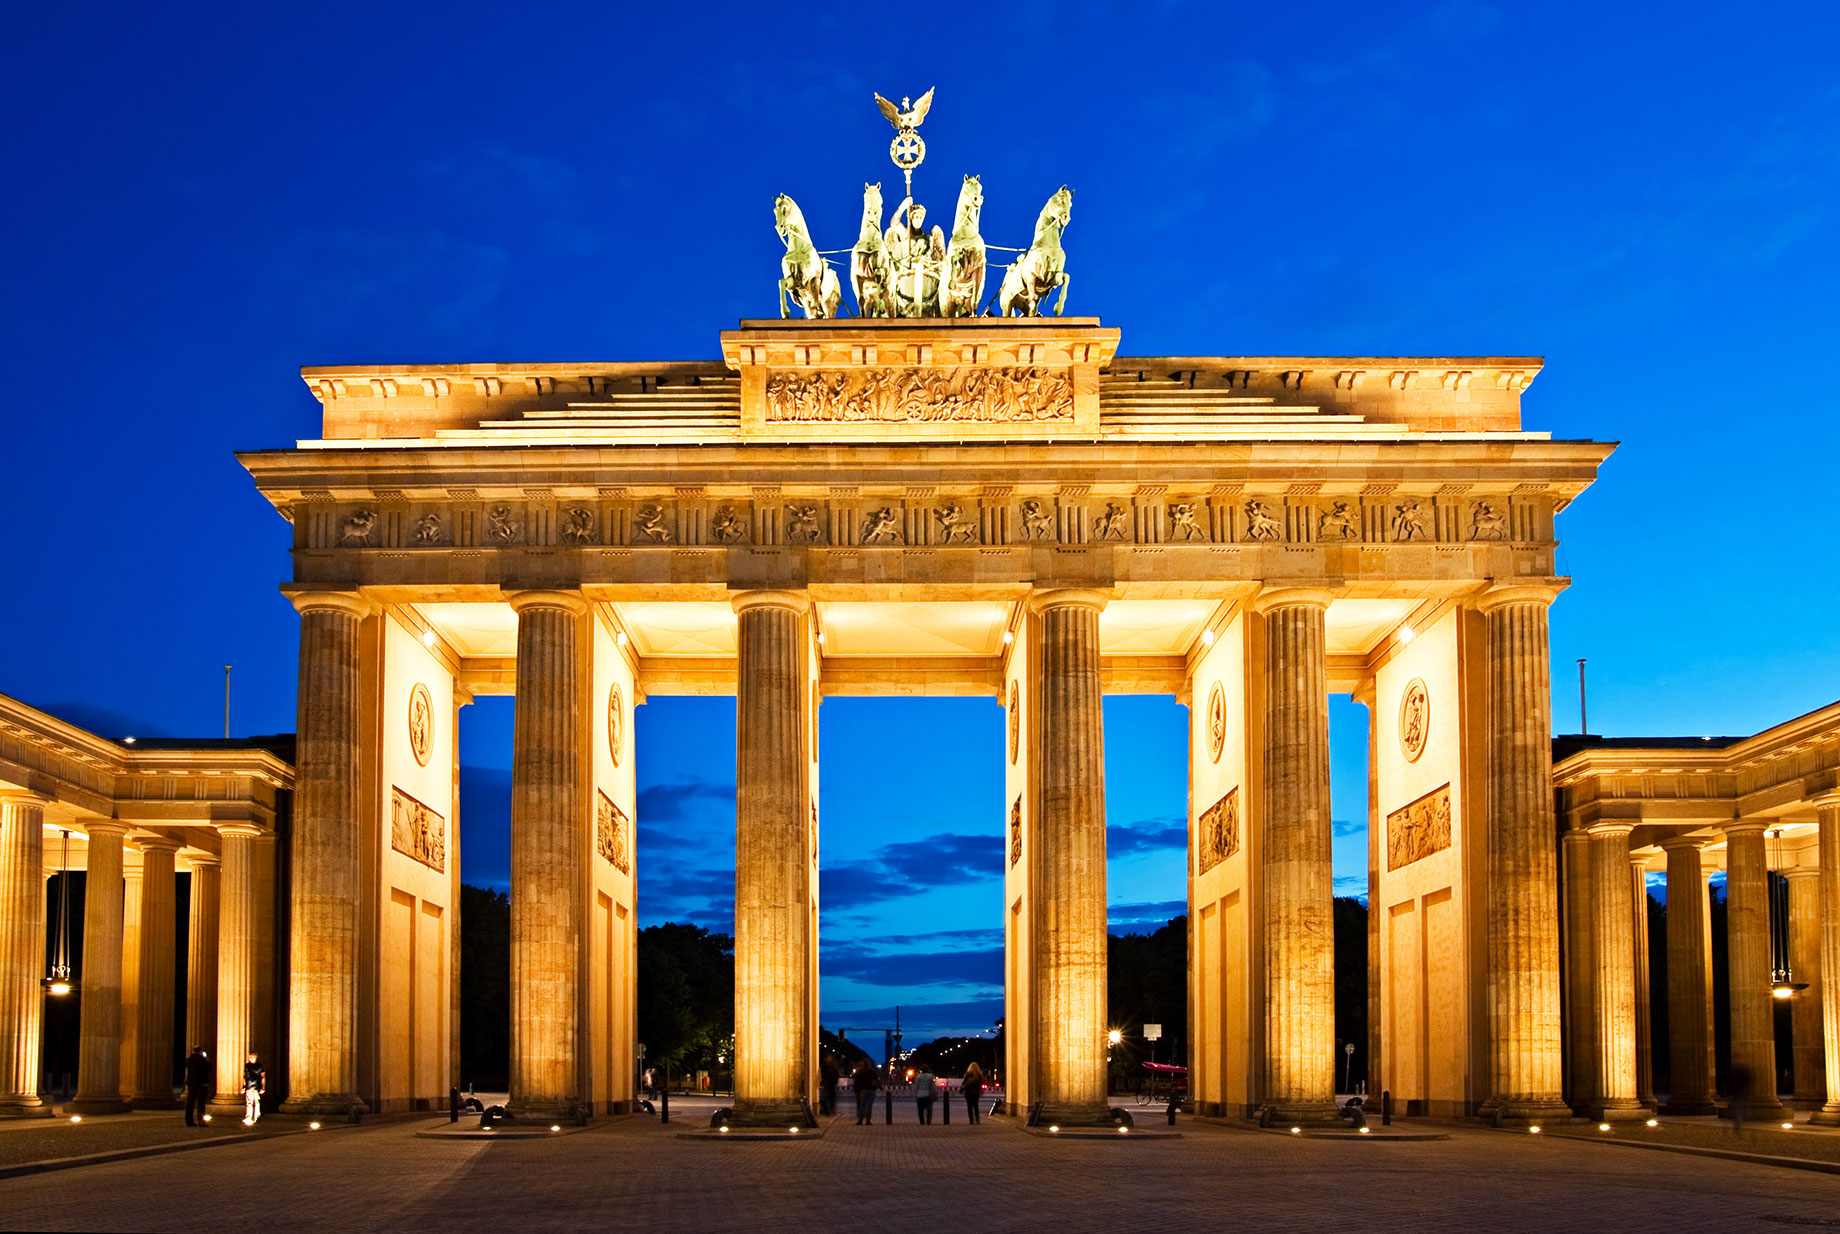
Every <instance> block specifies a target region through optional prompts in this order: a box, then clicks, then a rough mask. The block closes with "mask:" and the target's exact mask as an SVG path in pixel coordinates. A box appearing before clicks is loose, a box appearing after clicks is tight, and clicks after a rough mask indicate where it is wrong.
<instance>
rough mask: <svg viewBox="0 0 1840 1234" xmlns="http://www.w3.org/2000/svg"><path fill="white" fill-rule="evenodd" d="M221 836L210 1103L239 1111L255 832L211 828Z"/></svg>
mask: <svg viewBox="0 0 1840 1234" xmlns="http://www.w3.org/2000/svg"><path fill="white" fill-rule="evenodd" d="M217 834H218V837H219V838H220V839H221V840H222V841H223V881H222V883H221V885H220V886H219V888H218V896H219V899H218V917H217V923H218V926H217V928H218V945H217V1039H216V1041H215V1042H214V1043H213V1044H212V1046H211V1051H212V1054H213V1056H214V1057H215V1058H216V1060H217V1092H216V1094H215V1096H214V1097H213V1098H212V1100H211V1108H212V1109H213V1110H214V1111H216V1112H218V1113H221V1114H226V1115H237V1116H241V1115H242V1113H243V1109H244V1107H243V1062H244V1060H245V1059H246V1058H247V1056H248V1054H249V1052H250V1051H251V1050H254V1049H255V1048H256V1046H255V1010H256V911H257V910H256V837H258V836H260V835H261V834H262V829H261V828H260V827H256V826H254V825H252V824H248V823H231V824H225V825H222V826H220V827H218V829H217Z"/></svg>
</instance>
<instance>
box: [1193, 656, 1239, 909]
mask: <svg viewBox="0 0 1840 1234" xmlns="http://www.w3.org/2000/svg"><path fill="white" fill-rule="evenodd" d="M1216 688H1218V687H1216ZM1200 833H1201V845H1200V848H1199V849H1198V850H1197V852H1196V854H1195V860H1196V862H1197V864H1198V865H1199V866H1200V869H1199V870H1198V871H1197V873H1200V874H1206V873H1207V872H1208V871H1209V870H1211V869H1213V868H1214V867H1215V866H1217V865H1219V864H1220V863H1221V862H1223V861H1225V860H1226V859H1227V858H1229V857H1231V856H1232V855H1233V854H1234V853H1237V852H1238V851H1239V788H1238V787H1237V786H1236V787H1234V788H1231V789H1229V790H1227V795H1226V796H1225V797H1222V798H1221V799H1220V800H1219V801H1216V802H1215V803H1214V804H1213V805H1211V806H1209V807H1208V808H1207V811H1206V812H1205V813H1204V814H1202V816H1201V828H1200Z"/></svg>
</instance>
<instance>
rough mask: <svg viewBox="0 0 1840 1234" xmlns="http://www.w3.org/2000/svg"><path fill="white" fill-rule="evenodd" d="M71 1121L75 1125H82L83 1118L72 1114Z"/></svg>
mask: <svg viewBox="0 0 1840 1234" xmlns="http://www.w3.org/2000/svg"><path fill="white" fill-rule="evenodd" d="M70 1121H71V1122H73V1123H80V1122H82V1121H83V1116H82V1115H81V1114H72V1115H71V1116H70Z"/></svg>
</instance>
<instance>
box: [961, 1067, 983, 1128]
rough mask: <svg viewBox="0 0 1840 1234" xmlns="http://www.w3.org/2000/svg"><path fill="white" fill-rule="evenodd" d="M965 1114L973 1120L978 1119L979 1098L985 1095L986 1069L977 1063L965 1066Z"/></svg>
mask: <svg viewBox="0 0 1840 1234" xmlns="http://www.w3.org/2000/svg"><path fill="white" fill-rule="evenodd" d="M964 1089H965V1114H966V1116H967V1117H968V1118H970V1120H971V1121H972V1122H974V1123H975V1122H977V1121H978V1098H979V1097H981V1096H983V1095H984V1069H983V1068H982V1067H980V1066H978V1065H977V1064H976V1063H972V1064H971V1065H970V1066H969V1067H967V1068H965V1082H964Z"/></svg>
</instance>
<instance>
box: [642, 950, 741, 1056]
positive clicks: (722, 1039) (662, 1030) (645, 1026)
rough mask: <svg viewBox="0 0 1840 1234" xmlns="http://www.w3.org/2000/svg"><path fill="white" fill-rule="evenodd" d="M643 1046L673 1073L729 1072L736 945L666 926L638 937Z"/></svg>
mask: <svg viewBox="0 0 1840 1234" xmlns="http://www.w3.org/2000/svg"><path fill="white" fill-rule="evenodd" d="M638 1012H639V1040H640V1042H641V1043H643V1044H644V1046H645V1054H646V1058H647V1060H648V1061H650V1062H652V1063H667V1064H669V1065H670V1067H671V1069H672V1070H673V1071H679V1072H681V1071H687V1070H691V1069H694V1068H707V1069H709V1070H712V1071H720V1070H726V1069H727V1068H728V1067H729V1066H730V1065H732V1063H733V1059H732V1057H730V1058H728V1060H727V1061H726V1062H718V1061H717V1060H718V1056H727V1055H729V1054H730V1052H731V1051H732V1050H733V1048H734V1044H733V1039H734V1035H735V940H734V939H732V938H730V937H729V936H728V935H726V934H711V933H710V932H709V931H707V930H705V929H703V928H702V927H700V926H693V925H686V924H683V923H681V922H675V921H673V922H666V923H665V924H664V925H656V926H651V927H650V928H648V929H644V930H640V931H639V1008H638Z"/></svg>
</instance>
